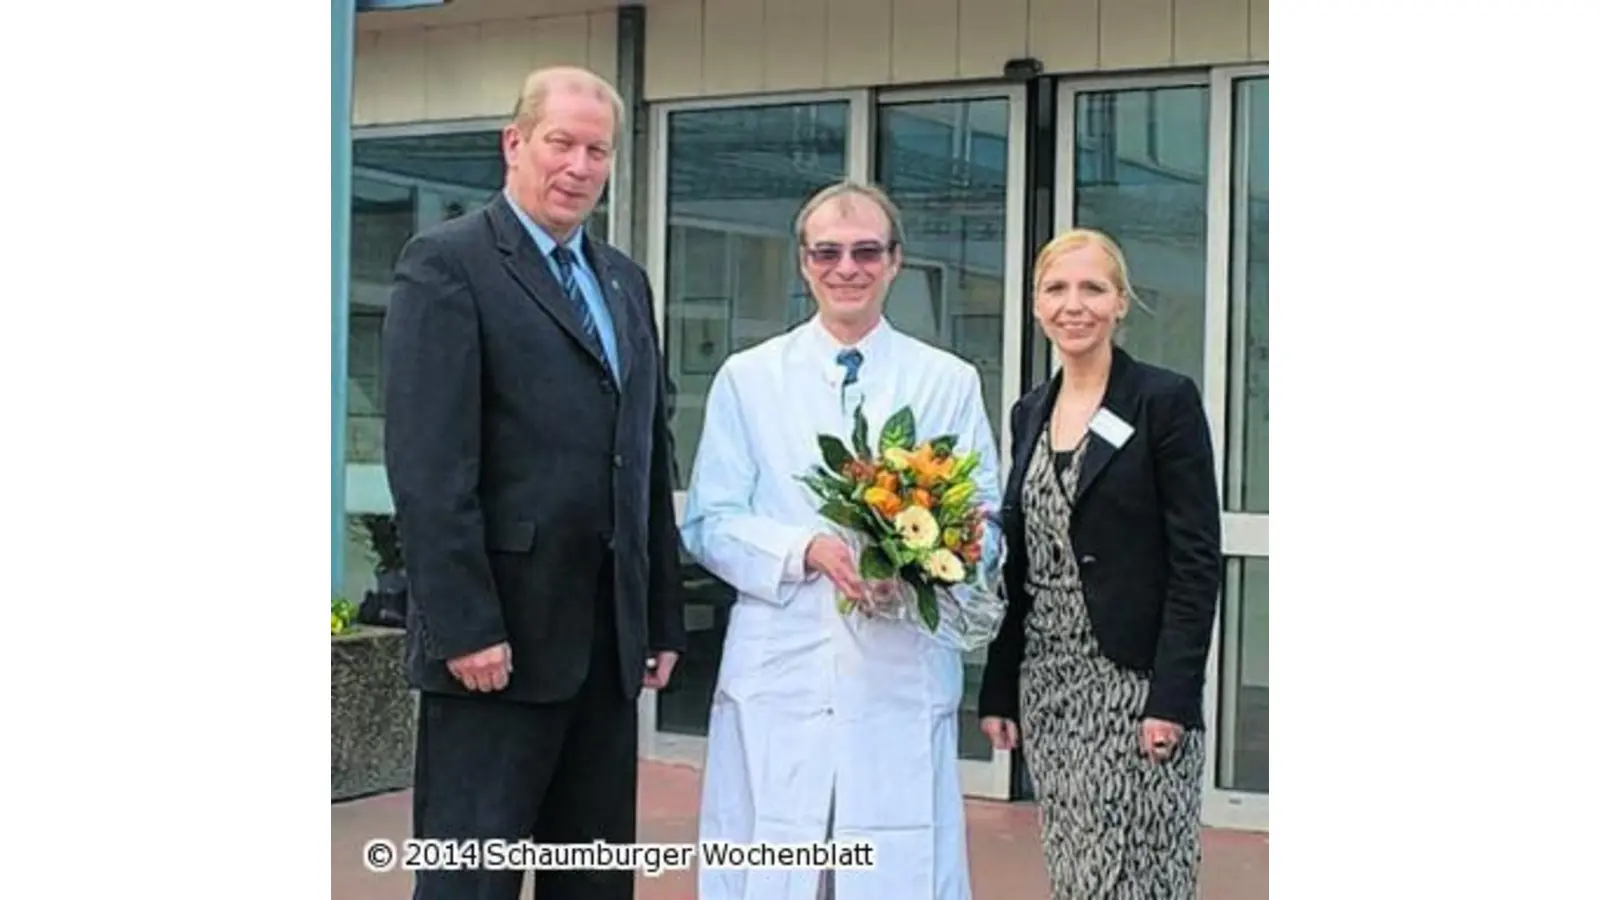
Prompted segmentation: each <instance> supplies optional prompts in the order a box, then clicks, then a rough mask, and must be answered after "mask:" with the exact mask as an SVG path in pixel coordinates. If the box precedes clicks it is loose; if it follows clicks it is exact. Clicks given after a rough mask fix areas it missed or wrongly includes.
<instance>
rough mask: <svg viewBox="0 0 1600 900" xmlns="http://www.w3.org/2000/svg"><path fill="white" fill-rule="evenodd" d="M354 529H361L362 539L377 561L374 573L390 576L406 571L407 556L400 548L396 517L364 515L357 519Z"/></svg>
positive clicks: (353, 525) (373, 514) (376, 514)
mask: <svg viewBox="0 0 1600 900" xmlns="http://www.w3.org/2000/svg"><path fill="white" fill-rule="evenodd" d="M351 527H352V528H355V527H359V528H360V529H361V531H360V537H361V539H362V541H363V542H364V543H365V544H366V545H367V549H368V550H370V551H372V555H373V557H375V558H376V560H377V565H376V566H374V571H375V572H376V573H377V574H379V575H388V574H391V573H395V572H401V571H404V570H405V565H406V561H405V555H404V554H403V553H402V552H401V547H400V529H399V528H398V527H397V526H396V525H395V521H394V516H389V515H384V514H382V513H363V514H362V515H360V516H357V517H356V521H355V522H354V523H352V526H351Z"/></svg>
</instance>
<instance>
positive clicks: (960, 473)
mask: <svg viewBox="0 0 1600 900" xmlns="http://www.w3.org/2000/svg"><path fill="white" fill-rule="evenodd" d="M977 467H978V451H976V450H974V451H972V452H970V453H968V454H967V455H965V456H963V457H961V461H960V462H958V463H956V467H955V468H954V469H952V470H951V471H950V480H951V481H960V480H961V479H963V478H965V477H967V476H968V475H971V474H972V470H973V469H976V468H977Z"/></svg>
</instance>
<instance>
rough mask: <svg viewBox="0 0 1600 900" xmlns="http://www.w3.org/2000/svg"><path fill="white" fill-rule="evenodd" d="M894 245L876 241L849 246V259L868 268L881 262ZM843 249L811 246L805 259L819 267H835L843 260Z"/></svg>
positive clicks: (839, 246)
mask: <svg viewBox="0 0 1600 900" xmlns="http://www.w3.org/2000/svg"><path fill="white" fill-rule="evenodd" d="M894 247H895V243H894V242H893V241H890V242H889V243H887V244H883V243H879V242H878V241H862V242H861V243H859V244H851V245H850V258H851V259H852V260H854V261H855V264H856V265H858V266H870V265H873V264H875V263H878V262H881V261H882V260H883V257H884V256H885V255H886V254H888V252H889V251H890V250H893V249H894ZM844 254H845V248H844V247H843V246H842V245H839V244H813V245H812V246H810V247H807V248H806V257H807V258H809V259H810V260H811V261H812V262H814V263H816V264H817V265H819V266H836V265H838V264H839V261H840V260H842V259H844Z"/></svg>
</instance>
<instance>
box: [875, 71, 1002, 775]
mask: <svg viewBox="0 0 1600 900" xmlns="http://www.w3.org/2000/svg"><path fill="white" fill-rule="evenodd" d="M1009 115H1010V104H1009V101H1007V100H1005V99H1004V98H993V99H990V98H985V99H975V100H962V101H951V102H936V103H915V104H905V105H899V104H897V105H893V106H885V107H883V108H882V109H881V110H880V111H879V113H878V148H877V150H878V153H877V171H878V177H879V180H880V183H881V184H882V185H883V187H884V189H885V190H887V191H888V192H889V195H890V196H891V197H893V198H894V201H895V203H896V204H897V205H898V206H899V207H900V211H901V214H902V216H903V218H904V226H905V240H906V247H905V264H904V265H903V266H902V267H901V270H900V275H899V277H898V278H896V279H895V282H894V286H893V287H892V288H891V290H890V293H889V298H888V301H887V303H886V306H885V312H886V314H887V315H888V317H889V319H890V320H891V321H892V322H893V323H894V325H895V327H896V328H898V329H899V330H901V331H903V332H906V333H907V334H910V335H912V336H913V337H916V338H919V339H921V340H924V341H927V342H928V343H930V344H933V345H935V346H939V347H943V348H945V349H947V350H950V351H951V352H953V353H955V354H956V355H958V356H960V357H962V358H963V359H966V360H967V361H968V362H971V363H972V364H973V365H975V366H977V367H978V372H979V374H980V375H981V376H982V378H983V393H984V403H985V405H986V407H987V408H988V413H989V423H990V427H991V428H993V429H994V430H995V437H996V439H997V440H998V438H999V435H1000V428H1001V427H1002V422H1003V421H1004V416H1005V415H1006V410H1005V408H1004V407H1003V405H1002V402H1001V396H1000V387H1001V371H1002V369H1001V366H1002V360H1001V352H1002V349H1003V346H1002V344H1003V342H1002V338H1001V335H1002V334H1003V330H1002V328H1001V314H1002V312H1003V310H1004V306H1005V270H1006V257H1005V248H1006V176H1007V172H1006V162H1007V157H1008V154H1007V151H1006V145H1007V140H1008V129H1007V125H1008V123H1007V119H1008V118H1009ZM984 656H985V654H984V653H982V652H978V653H973V654H970V655H969V656H968V658H967V660H966V679H967V690H966V692H965V694H964V702H963V704H962V710H961V716H960V730H959V748H960V754H961V757H962V758H964V759H989V758H990V757H991V756H992V755H993V750H992V749H991V748H990V746H989V742H988V740H987V739H986V738H985V737H984V736H983V732H982V731H980V730H979V729H978V717H977V697H978V686H979V684H980V683H981V681H982V678H983V661H984Z"/></svg>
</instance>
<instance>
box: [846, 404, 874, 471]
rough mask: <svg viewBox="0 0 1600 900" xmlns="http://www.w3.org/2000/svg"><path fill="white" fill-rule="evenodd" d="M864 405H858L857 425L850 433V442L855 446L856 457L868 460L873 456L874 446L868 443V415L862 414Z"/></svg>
mask: <svg viewBox="0 0 1600 900" xmlns="http://www.w3.org/2000/svg"><path fill="white" fill-rule="evenodd" d="M862 405H863V404H860V403H857V404H856V425H855V430H854V431H852V432H851V433H850V442H851V443H852V444H854V445H855V449H856V457H857V458H859V459H867V458H869V457H871V456H872V445H871V444H869V443H867V414H866V413H865V412H862V410H861V407H862Z"/></svg>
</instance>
